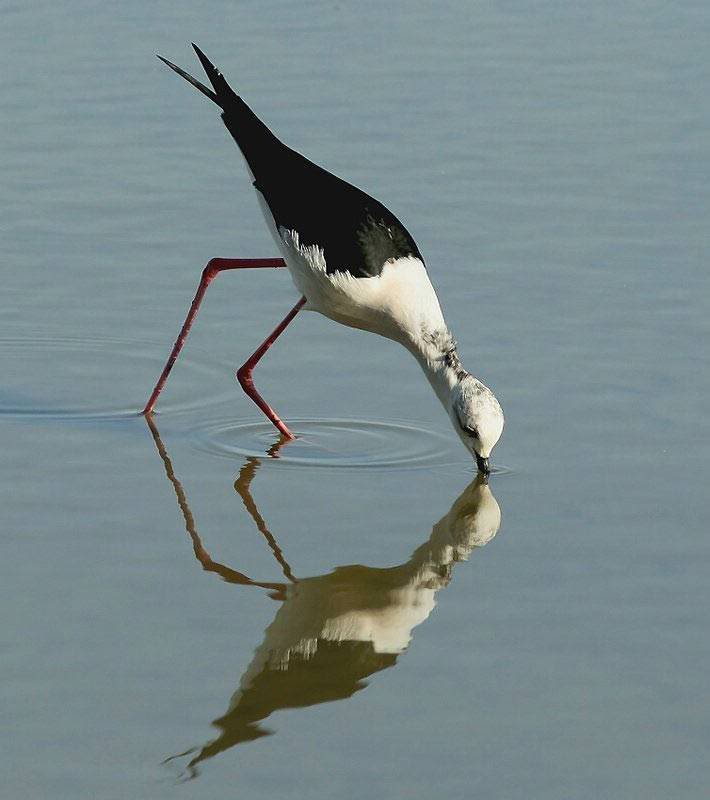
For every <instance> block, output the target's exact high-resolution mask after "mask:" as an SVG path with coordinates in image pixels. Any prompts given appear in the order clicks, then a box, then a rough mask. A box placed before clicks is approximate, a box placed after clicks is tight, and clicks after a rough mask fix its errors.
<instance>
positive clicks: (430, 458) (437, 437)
mask: <svg viewBox="0 0 710 800" xmlns="http://www.w3.org/2000/svg"><path fill="white" fill-rule="evenodd" d="M289 426H290V427H291V429H292V430H293V431H294V433H295V434H296V437H297V438H296V439H295V440H294V441H290V442H286V443H285V444H283V445H282V446H281V447H278V446H275V444H274V443H275V442H276V441H277V440H278V434H276V433H275V431H274V428H273V426H272V425H271V424H270V423H268V422H263V423H262V422H253V421H252V422H246V421H243V420H234V419H233V418H232V419H228V420H218V421H215V422H211V423H208V424H206V425H205V426H203V427H198V428H194V429H193V431H192V435H191V437H190V439H191V442H192V444H193V446H194V447H195V448H196V449H198V450H201V451H203V452H207V453H212V454H214V455H218V456H222V457H224V458H233V459H242V458H244V457H245V456H247V457H248V456H252V457H259V458H263V457H265V456H271V457H273V458H276V459H278V460H279V461H280V462H281V463H284V464H301V465H307V466H312V467H346V468H348V467H349V468H355V467H370V468H373V467H374V468H404V467H425V466H435V465H443V464H451V463H454V462H455V461H456V460H457V459H456V456H455V451H454V450H453V446H452V440H451V438H450V437H446V436H443V435H442V434H439V433H435V432H433V431H430V430H426V429H425V428H420V427H418V426H417V425H416V424H413V423H410V422H404V421H401V420H396V421H387V420H384V421H383V420H378V421H372V420H354V419H296V420H289ZM455 444H456V442H453V445H455Z"/></svg>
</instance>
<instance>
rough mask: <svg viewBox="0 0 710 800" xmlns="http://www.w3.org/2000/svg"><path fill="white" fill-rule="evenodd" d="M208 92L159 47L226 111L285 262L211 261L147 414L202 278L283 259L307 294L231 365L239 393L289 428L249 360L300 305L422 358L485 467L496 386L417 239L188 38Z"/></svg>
mask: <svg viewBox="0 0 710 800" xmlns="http://www.w3.org/2000/svg"><path fill="white" fill-rule="evenodd" d="M193 47H194V49H195V52H196V53H197V56H198V58H199V59H200V62H201V63H202V66H203V68H204V70H205V72H206V73H207V77H208V79H209V81H210V83H211V85H212V89H209V88H208V87H207V86H205V85H203V84H202V83H200V82H199V81H198V80H196V79H195V78H193V77H192V76H191V75H189V74H188V73H187V72H185V71H184V70H182V69H181V68H180V67H178V66H176V65H175V64H173V63H171V62H170V61H168V60H167V59H164V58H162V56H158V58H160V59H161V61H163V62H164V63H165V64H167V65H168V66H169V67H170V68H171V69H173V70H174V71H175V72H177V73H178V75H181V76H182V77H183V78H185V80H187V81H188V82H189V83H191V84H192V85H193V86H194V87H196V88H197V89H199V91H200V92H202V94H204V95H206V96H207V97H209V99H210V100H212V101H213V102H214V103H216V104H217V105H218V106H219V107H220V108H221V109H222V120H223V121H224V124H225V125H226V127H227V130H228V131H229V132H230V134H231V135H232V137H233V138H234V140H235V142H236V143H237V145H238V147H239V149H240V150H241V152H242V154H243V156H244V158H245V160H246V163H247V166H248V168H249V171H250V173H251V176H252V180H253V185H254V188H255V189H256V194H257V197H258V199H259V204H260V206H261V208H262V210H263V212H264V216H265V217H266V222H267V224H268V226H269V229H270V231H271V233H272V235H273V237H274V240H275V242H276V244H277V246H278V248H279V250H280V252H281V254H282V257H283V258H280V259H273V258H272V259H212V261H210V262H209V264H208V265H207V267H206V268H205V270H204V272H203V274H202V280H201V281H200V285H199V288H198V291H197V294H196V296H195V299H194V301H193V304H192V306H191V309H190V312H189V314H188V316H187V319H186V320H185V324H184V325H183V328H182V330H181V332H180V335H179V337H178V340H177V341H176V343H175V346H174V348H173V351H172V353H171V355H170V358H169V359H168V362H167V364H166V365H165V369H164V370H163V373H162V374H161V376H160V378H159V380H158V383H157V384H156V386H155V389H154V390H153V394H152V395H151V397H150V399H149V401H148V403H147V404H146V407H145V409H144V413H151V412H152V410H153V407H154V405H155V401H156V400H157V397H158V395H159V394H160V391H161V390H162V387H163V385H164V383H165V380H166V379H167V376H168V373H169V372H170V370H171V368H172V366H173V364H174V363H175V359H176V358H177V355H178V353H179V351H180V349H181V347H182V345H183V344H184V341H185V338H186V337H187V334H188V332H189V329H190V326H191V324H192V320H193V318H194V316H195V313H196V312H197V309H198V307H199V305H200V302H201V301H202V297H203V295H204V292H205V290H206V288H207V285H208V284H209V283H210V281H211V280H212V279H213V278H214V277H215V275H216V274H217V273H218V272H220V271H223V270H227V269H241V268H254V267H264V268H268V267H271V268H276V267H287V268H288V270H289V272H290V273H291V277H292V279H293V282H294V283H295V285H296V288H297V289H298V291H299V292H300V293H301V295H302V297H301V299H300V300H299V301H298V303H297V304H296V305H295V306H294V308H293V309H291V311H290V312H289V314H288V315H287V316H286V317H285V319H284V320H283V321H282V322H281V323H280V324H279V325H278V326H277V328H276V329H275V330H274V331H273V332H272V333H271V334H270V335H269V337H268V338H267V339H266V340H265V341H264V342H263V343H262V345H261V346H260V347H259V348H258V349H257V350H256V352H255V353H254V354H253V355H252V356H251V357H250V358H249V359H248V360H247V362H246V363H245V364H244V365H243V366H242V367H241V368H240V369H239V370H238V372H237V377H238V379H239V382H240V383H241V385H242V387H243V388H244V390H245V391H246V393H247V394H248V395H249V397H251V399H252V400H253V401H254V402H255V403H256V404H257V405H258V406H259V408H261V410H262V411H263V412H264V414H265V415H266V416H267V417H268V418H269V419H270V420H271V422H272V423H273V424H274V425H275V426H276V427H277V428H278V430H279V431H281V433H282V434H283V435H284V436H285V437H287V438H294V437H293V434H292V433H291V431H290V430H289V429H288V427H287V426H286V425H285V424H284V423H283V422H282V420H281V419H280V418H279V417H278V415H277V414H276V413H275V412H274V411H273V409H272V408H271V407H270V406H269V405H268V404H267V403H266V402H265V401H264V399H263V398H262V397H261V396H260V395H259V393H258V392H257V391H256V389H255V387H254V382H253V378H252V371H253V368H254V366H255V364H256V363H257V362H258V361H259V359H260V358H261V357H262V356H263V354H264V353H265V352H266V350H268V349H269V347H270V346H271V345H272V344H273V342H274V341H275V340H276V338H277V337H278V336H279V335H280V334H281V333H282V332H283V330H284V329H285V328H286V326H287V325H288V324H289V323H290V322H291V320H292V319H293V318H294V317H295V316H296V314H297V313H298V311H299V310H301V309H305V310H309V311H317V312H319V313H320V314H323V315H324V316H326V317H328V318H330V319H332V320H335V321H336V322H340V323H342V324H343V325H348V326H350V327H353V328H360V329H362V330H367V331H372V332H373V333H377V334H379V335H380V336H384V337H387V338H388V339H393V340H394V341H397V342H399V343H400V344H402V345H404V346H405V347H406V348H407V350H409V351H410V353H412V355H413V356H414V357H415V358H416V359H417V361H418V362H419V364H420V365H421V367H422V369H423V370H424V374H425V375H426V376H427V378H428V380H429V383H430V384H431V385H432V388H433V389H434V392H435V394H436V396H437V397H438V398H439V400H440V401H441V403H442V405H443V406H444V409H445V410H446V413H447V414H448V416H449V418H450V419H451V422H452V424H453V426H454V430H455V431H456V433H457V434H458V435H459V437H460V438H461V441H462V442H463V444H464V445H465V446H466V448H467V449H468V450H469V452H470V453H471V454H472V455H473V456H474V457H475V459H476V463H477V465H478V469H479V470H480V471H481V472H484V473H487V472H488V471H489V465H488V458H489V456H490V453H491V450H492V449H493V447H494V446H495V444H496V442H497V441H498V439H499V437H500V435H501V432H502V430H503V412H502V410H501V407H500V404H499V403H498V400H497V399H496V397H495V395H494V394H493V392H492V391H491V390H490V389H489V388H488V387H487V386H485V385H484V384H483V383H482V382H481V381H480V380H478V378H476V377H474V376H473V375H471V374H470V373H468V372H467V371H466V370H465V369H464V368H463V366H462V364H461V361H460V360H459V356H458V352H457V348H456V342H455V341H454V338H453V336H452V334H451V332H450V331H449V329H448V327H447V325H446V322H445V320H444V316H443V314H442V312H441V307H440V305H439V300H438V298H437V296H436V292H435V291H434V288H433V286H432V285H431V282H430V280H429V276H428V274H427V271H426V267H425V265H424V259H423V258H422V255H421V253H420V252H419V249H418V248H417V245H416V244H415V242H414V239H413V238H412V237H411V235H410V234H409V232H408V231H407V229H406V228H405V227H404V225H402V223H401V222H400V221H399V220H398V219H397V218H396V217H395V216H394V214H392V212H391V211H389V210H388V209H387V208H385V206H384V205H382V203H380V202H379V201H377V200H375V199H374V198H373V197H370V196H369V195H368V194H366V193H365V192H363V191H361V190H360V189H358V188H357V187H355V186H353V185H351V184H349V183H347V182H346V181H344V180H341V179H340V178H337V177H336V176H335V175H332V174H331V173H330V172H327V171H326V170H324V169H323V168H322V167H319V166H318V165H317V164H314V163H313V162H312V161H309V160H308V159H307V158H305V157H304V156H302V155H300V153H297V152H296V151H295V150H292V149H291V148H289V147H287V146H286V145H285V144H283V142H281V141H280V140H279V139H277V138H276V136H274V134H273V133H272V132H271V131H270V130H269V129H268V128H267V127H266V125H264V123H263V122H262V121H261V120H260V119H259V118H258V117H257V116H256V115H255V114H254V112H253V111H252V110H251V109H250V108H249V106H247V104H246V103H245V102H244V101H243V100H242V98H241V97H239V96H238V95H237V94H236V93H235V92H234V91H233V90H232V88H231V87H230V86H229V84H228V83H227V81H226V80H225V79H224V77H223V76H222V74H221V73H220V72H219V71H218V70H217V69H216V68H215V66H214V65H213V64H212V63H211V62H210V61H209V60H208V59H207V57H206V56H205V55H204V53H202V51H201V50H200V49H199V48H198V47H197V46H196V45H194V44H193Z"/></svg>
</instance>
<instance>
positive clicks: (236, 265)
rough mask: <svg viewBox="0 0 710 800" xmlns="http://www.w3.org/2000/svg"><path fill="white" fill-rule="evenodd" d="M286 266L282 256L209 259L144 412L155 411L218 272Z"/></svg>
mask: <svg viewBox="0 0 710 800" xmlns="http://www.w3.org/2000/svg"><path fill="white" fill-rule="evenodd" d="M285 266H286V262H285V261H284V260H283V259H282V258H213V259H211V260H210V261H209V263H208V264H207V266H206V267H205V268H204V270H203V271H202V278H201V279H200V285H199V286H198V287H197V293H196V294H195V299H194V300H193V301H192V305H191V306H190V310H189V312H188V314H187V317H186V318H185V322H184V323H183V326H182V328H181V329H180V333H179V335H178V338H177V340H176V341H175V345H174V346H173V349H172V352H171V353H170V357H169V358H168V361H167V363H166V364H165V367H163V371H162V372H161V373H160V377H159V378H158V382H157V383H156V384H155V388H154V389H153V393H152V394H151V396H150V399H149V400H148V402H147V403H146V406H145V408H144V409H143V413H144V414H150V413H151V412H152V411H153V408H154V407H155V403H156V401H157V399H158V395H159V394H160V393H161V392H162V391H163V386H165V381H166V380H167V379H168V375H169V374H170V370H171V369H172V368H173V364H175V362H176V361H177V357H178V354H179V353H180V350H182V346H183V345H184V344H185V340H186V339H187V334H188V333H189V332H190V328H191V327H192V321H193V320H194V318H195V314H197V309H198V308H199V307H200V303H201V302H202V298H203V297H204V296H205V292H206V291H207V287H208V286H209V285H210V283H212V281H213V280H214V278H215V277H216V276H217V274H218V273H220V272H223V271H224V270H227V269H250V268H251V269H258V268H269V267H270V268H272V269H275V268H278V267H285Z"/></svg>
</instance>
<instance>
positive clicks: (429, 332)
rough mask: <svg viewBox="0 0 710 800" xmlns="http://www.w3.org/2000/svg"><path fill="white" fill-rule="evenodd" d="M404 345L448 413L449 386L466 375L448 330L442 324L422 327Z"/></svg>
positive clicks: (455, 383) (450, 389)
mask: <svg viewBox="0 0 710 800" xmlns="http://www.w3.org/2000/svg"><path fill="white" fill-rule="evenodd" d="M407 347H408V349H409V350H410V352H411V353H412V355H413V356H414V357H415V358H416V359H417V361H418V362H419V364H420V365H421V367H422V369H423V370H424V374H425V375H426V376H427V379H428V380H429V383H430V384H431V386H432V388H433V389H434V393H435V394H436V396H437V397H438V398H439V400H440V401H441V404H442V405H443V406H444V408H445V409H446V411H447V413H448V411H449V406H450V398H451V392H452V390H453V388H454V387H455V386H456V385H457V384H458V383H459V382H460V381H461V379H462V378H464V377H466V375H468V373H467V372H466V370H465V369H464V368H463V366H462V364H461V361H460V359H459V354H458V350H457V348H456V341H455V340H454V337H453V336H452V334H451V331H449V329H448V328H446V327H442V328H434V329H424V330H422V331H421V333H419V335H417V336H416V337H415V338H414V339H412V340H411V341H410V342H409V343H408V345H407Z"/></svg>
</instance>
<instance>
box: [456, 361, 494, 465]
mask: <svg viewBox="0 0 710 800" xmlns="http://www.w3.org/2000/svg"><path fill="white" fill-rule="evenodd" d="M450 416H451V421H452V423H453V425H454V429H455V430H456V432H457V433H458V435H459V436H460V438H461V441H462V442H463V443H464V446H465V447H466V449H467V450H468V451H469V452H470V453H471V455H472V456H473V457H474V458H475V459H476V464H477V465H478V470H479V472H482V473H484V474H485V475H487V474H488V472H489V471H490V470H489V466H488V457H489V456H490V454H491V450H493V448H494V447H495V445H496V442H497V441H498V439H500V435H501V433H502V432H503V423H504V419H503V410H502V409H501V407H500V403H499V402H498V400H497V399H496V396H495V395H494V394H493V392H492V391H491V390H490V389H489V388H488V387H487V386H486V385H485V384H483V383H481V381H479V380H478V378H474V377H473V375H466V377H464V378H463V379H462V380H460V381H459V382H458V383H457V384H456V386H455V387H454V388H453V390H452V392H451V410H450Z"/></svg>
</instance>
